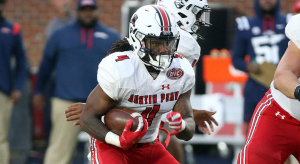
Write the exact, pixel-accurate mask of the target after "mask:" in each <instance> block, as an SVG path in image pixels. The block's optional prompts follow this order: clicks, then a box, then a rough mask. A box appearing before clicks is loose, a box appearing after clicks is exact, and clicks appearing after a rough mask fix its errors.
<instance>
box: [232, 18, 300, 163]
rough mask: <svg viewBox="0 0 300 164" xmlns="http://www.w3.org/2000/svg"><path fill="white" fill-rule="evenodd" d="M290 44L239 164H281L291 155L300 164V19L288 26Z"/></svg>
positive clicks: (251, 129) (295, 19)
mask: <svg viewBox="0 0 300 164" xmlns="http://www.w3.org/2000/svg"><path fill="white" fill-rule="evenodd" d="M286 35H287V37H288V38H289V39H290V40H291V41H290V42H289V46H288V48H287V50H286V52H285V54H284V56H283V57H282V59H281V61H280V62H279V65H278V67H277V69H276V72H275V76H274V81H273V82H272V84H271V89H270V90H269V91H268V92H267V93H266V94H265V96H264V98H263V99H262V100H261V101H260V102H259V104H258V105H257V107H256V110H255V112H254V115H253V117H252V120H251V123H250V129H249V133H248V136H247V140H246V143H245V146H244V148H243V150H242V151H241V152H240V155H239V161H238V164H239V163H243V164H244V163H247V164H256V163H281V164H283V163H284V162H285V161H286V159H287V158H288V156H289V155H293V156H294V157H296V158H297V160H298V163H299V162H300V149H299V147H300V144H299V143H300V132H299V128H300V102H299V101H300V81H299V80H300V78H299V77H300V65H299V62H300V15H299V14H298V15H295V16H293V17H292V18H291V20H290V21H289V23H288V25H287V26H286Z"/></svg>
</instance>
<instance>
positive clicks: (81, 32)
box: [35, 22, 120, 100]
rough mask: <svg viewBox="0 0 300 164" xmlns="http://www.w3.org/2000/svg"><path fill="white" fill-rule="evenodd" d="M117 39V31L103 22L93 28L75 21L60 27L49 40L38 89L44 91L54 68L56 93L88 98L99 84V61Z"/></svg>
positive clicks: (39, 91) (38, 79) (118, 38)
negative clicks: (85, 26)
mask: <svg viewBox="0 0 300 164" xmlns="http://www.w3.org/2000/svg"><path fill="white" fill-rule="evenodd" d="M117 40H120V36H119V34H118V33H117V31H115V30H113V29H111V28H109V27H107V26H105V25H104V24H102V23H100V22H99V23H98V24H97V25H96V26H95V27H94V28H90V29H86V28H83V27H81V26H80V25H79V24H78V23H77V22H75V23H74V24H71V25H67V26H65V27H63V28H61V29H59V30H57V31H56V32H54V33H53V35H52V36H51V37H50V38H49V40H48V42H47V44H46V47H45V50H44V56H43V59H42V63H41V65H40V68H39V73H38V78H37V87H36V91H35V93H36V94H43V93H44V89H45V85H46V82H47V80H48V79H49V77H50V75H51V73H52V72H54V82H55V89H54V96H55V97H58V98H62V99H66V100H86V98H87V97H88V95H89V93H90V92H91V91H92V90H93V89H94V87H95V86H96V85H97V69H98V64H99V63H100V61H101V60H102V59H103V58H104V57H105V56H106V55H107V51H108V50H109V49H110V48H111V47H112V44H113V43H115V42H116V41H117Z"/></svg>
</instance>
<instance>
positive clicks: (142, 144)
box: [132, 139, 159, 148]
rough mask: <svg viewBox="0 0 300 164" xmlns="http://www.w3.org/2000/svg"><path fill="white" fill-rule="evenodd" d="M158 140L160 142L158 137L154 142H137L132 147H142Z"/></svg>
mask: <svg viewBox="0 0 300 164" xmlns="http://www.w3.org/2000/svg"><path fill="white" fill-rule="evenodd" d="M157 142H159V140H158V139H156V140H154V141H152V142H148V143H136V144H134V145H133V146H132V147H133V148H142V147H147V146H150V145H154V144H156V143H157Z"/></svg>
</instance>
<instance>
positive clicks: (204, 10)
mask: <svg viewBox="0 0 300 164" xmlns="http://www.w3.org/2000/svg"><path fill="white" fill-rule="evenodd" d="M155 4H157V5H159V6H162V7H163V8H165V9H166V10H167V11H168V12H169V13H171V15H172V17H173V18H174V19H175V21H176V24H177V25H178V30H179V33H180V40H179V44H178V48H177V53H178V54H180V55H182V56H183V57H185V58H186V59H187V60H188V61H189V62H190V64H191V65H192V66H195V64H196V63H197V61H198V59H199V57H200V52H201V48H200V46H199V44H198V43H197V39H198V38H200V39H203V37H202V36H200V35H199V34H198V32H199V30H200V29H201V27H203V26H205V27H209V26H210V25H211V24H210V19H209V18H210V12H211V9H210V8H209V6H208V4H207V0H202V1H199V0H190V1H188V2H186V1H183V0H177V1H174V0H157V1H156V2H155ZM84 106H85V104H84V103H76V104H73V105H71V106H70V107H69V108H68V109H67V110H66V112H65V114H66V117H67V119H66V120H67V121H74V120H78V119H79V118H80V114H81V111H82V110H83V108H84ZM193 113H194V118H195V122H196V123H197V125H198V126H199V128H200V129H201V131H202V132H203V133H204V134H210V133H211V132H210V130H209V129H208V128H207V126H206V124H205V123H204V121H207V122H208V124H209V125H210V129H211V130H212V131H213V130H214V128H213V123H214V124H216V125H218V123H217V122H216V121H215V119H214V118H213V117H212V116H213V115H214V114H215V112H208V111H205V110H197V109H193ZM165 116H166V115H164V116H163V117H165ZM78 124H79V121H77V122H75V123H74V126H76V125H78Z"/></svg>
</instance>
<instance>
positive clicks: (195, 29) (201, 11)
mask: <svg viewBox="0 0 300 164" xmlns="http://www.w3.org/2000/svg"><path fill="white" fill-rule="evenodd" d="M191 11H192V13H193V14H195V16H196V22H195V23H194V24H193V25H192V27H191V31H192V35H193V36H194V37H198V38H200V39H203V40H204V38H203V37H202V36H201V35H200V34H199V30H200V29H201V27H202V26H204V27H210V26H211V23H210V12H211V9H210V8H209V7H208V6H204V7H198V6H193V8H192V9H191Z"/></svg>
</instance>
